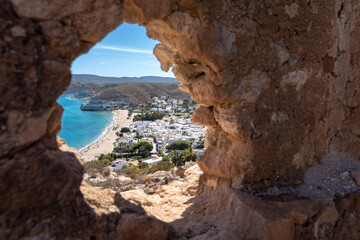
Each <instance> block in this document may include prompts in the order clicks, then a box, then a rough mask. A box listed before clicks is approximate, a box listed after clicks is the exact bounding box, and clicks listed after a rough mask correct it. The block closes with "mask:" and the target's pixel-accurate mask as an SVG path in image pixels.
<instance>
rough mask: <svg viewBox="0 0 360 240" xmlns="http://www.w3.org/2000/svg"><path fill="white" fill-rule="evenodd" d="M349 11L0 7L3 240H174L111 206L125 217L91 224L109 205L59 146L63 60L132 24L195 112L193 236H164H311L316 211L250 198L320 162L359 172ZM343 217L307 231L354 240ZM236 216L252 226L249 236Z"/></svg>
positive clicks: (299, 179)
mask: <svg viewBox="0 0 360 240" xmlns="http://www.w3.org/2000/svg"><path fill="white" fill-rule="evenodd" d="M359 8H360V6H359V3H358V2H357V1H350V0H341V1H340V0H330V1H324V0H318V1H300V0H295V1H292V2H289V1H286V0H278V1H269V0H264V1H240V2H239V1H225V0H223V1H219V0H209V1H201V0H144V1H140V0H122V1H121V0H106V1H92V0H78V1H70V0H64V1H46V0H35V1H26V0H2V1H0V16H1V21H0V32H1V35H0V58H1V59H2V61H1V62H0V79H1V81H0V130H1V131H0V178H1V179H0V180H1V183H2V184H1V186H0V196H1V199H0V234H1V235H0V236H1V238H8V239H11V238H12V239H17V238H26V237H29V238H30V237H34V238H49V239H51V238H59V236H60V234H61V238H63V237H64V236H66V237H67V238H69V239H73V238H87V239H89V238H94V237H96V238H97V239H132V238H140V237H141V238H143V236H145V237H144V238H143V239H146V237H148V239H162V238H167V237H168V236H169V234H171V233H170V231H171V230H170V227H169V225H166V224H164V223H161V222H159V221H158V220H155V219H154V218H149V217H146V216H144V212H143V211H140V210H138V209H137V208H134V207H130V205H129V203H128V202H127V201H125V200H124V201H118V205H116V207H117V208H118V209H120V210H121V209H127V211H130V212H125V213H124V214H122V212H121V211H120V212H121V214H119V211H118V210H116V208H113V207H111V209H115V211H114V212H109V210H106V211H105V210H104V212H103V213H102V214H101V215H98V214H97V212H98V211H97V210H94V206H100V208H109V209H110V206H112V205H111V204H110V199H108V198H107V197H96V196H98V194H100V193H98V192H96V191H95V190H94V189H92V190H90V189H91V188H90V187H85V188H80V185H81V179H82V167H81V164H80V163H79V161H78V159H77V158H76V156H75V155H74V154H73V153H71V151H65V149H66V147H64V146H62V147H61V144H60V146H59V144H58V143H57V141H56V135H57V133H58V132H59V130H60V118H61V108H60V106H59V105H58V104H57V103H56V99H57V98H58V97H59V96H60V94H61V93H62V92H63V91H64V90H65V89H66V87H67V86H68V85H69V83H70V78H71V76H70V71H69V69H70V65H71V62H72V61H73V60H74V59H75V58H76V57H77V56H79V55H80V54H82V53H85V52H87V51H88V50H89V49H90V48H91V47H92V46H93V45H94V44H95V43H96V42H98V41H100V40H101V39H102V38H103V37H105V35H106V34H107V33H108V32H110V31H111V30H113V29H115V28H116V27H117V26H119V25H120V24H121V23H122V22H129V23H138V24H141V25H143V26H145V27H146V28H147V34H148V36H149V37H151V38H154V39H157V40H159V41H160V42H161V43H160V45H158V46H157V47H156V49H155V50H154V53H155V55H156V56H157V58H158V59H159V61H160V62H161V66H162V69H163V70H169V68H170V67H171V66H174V67H173V72H174V73H175V75H176V77H177V78H178V80H179V81H180V82H181V85H180V88H181V89H182V90H184V91H187V92H189V93H191V95H192V98H193V99H194V100H196V101H197V102H198V103H199V104H200V105H201V106H200V107H199V109H198V110H197V111H196V114H195V116H194V118H193V119H194V121H195V122H198V123H201V124H203V125H206V126H208V131H207V133H206V146H207V150H206V152H205V154H204V156H203V158H202V159H201V160H200V162H199V166H200V168H201V169H202V171H203V172H204V173H205V176H204V178H206V179H207V181H206V184H208V185H206V184H205V182H202V183H201V184H204V186H205V185H206V186H207V187H206V190H204V191H202V192H199V194H200V195H199V196H197V197H196V199H197V200H196V201H198V202H199V203H202V202H203V203H204V205H201V204H200V205H196V206H198V209H195V208H191V209H189V211H188V213H189V215H188V216H191V217H184V221H188V222H187V223H188V224H191V223H192V222H191V221H189V219H197V220H198V222H197V225H196V228H195V230H194V231H192V232H191V231H190V233H189V234H188V233H187V231H185V230H184V231H183V230H181V229H186V227H180V226H184V225H182V224H181V223H179V225H177V223H174V224H173V227H174V228H175V229H177V230H176V232H175V233H172V236H174V237H177V238H180V239H181V238H186V236H188V237H189V238H190V237H191V238H194V239H216V238H225V237H226V238H230V239H231V238H233V239H236V238H237V239H244V238H245V239H249V238H250V237H255V238H260V239H274V236H275V235H274V234H275V233H274V232H275V231H277V229H278V231H279V232H281V233H282V235H281V236H283V238H284V239H290V238H291V237H292V235H294V238H298V239H299V238H300V237H302V239H311V238H312V237H313V235H312V234H313V230H314V229H313V228H314V222H315V220H314V218H312V217H311V216H312V214H313V213H314V212H313V211H312V210H313V206H315V205H316V203H315V202H316V201H315V200H313V201H309V200H296V201H295V200H291V199H285V200H282V201H283V202H284V203H282V204H280V203H279V202H278V201H275V200H271V199H267V198H261V199H259V197H258V196H257V197H255V195H257V194H258V193H259V192H267V190H269V189H280V188H282V187H289V188H291V187H293V186H295V185H299V184H301V183H303V182H304V173H305V172H306V169H307V168H308V167H309V166H311V165H313V164H315V163H317V162H319V161H320V160H319V159H320V157H319V156H321V155H324V154H329V153H332V154H340V155H343V156H346V157H349V158H352V159H354V160H355V161H358V159H359V149H360V138H359V124H358V123H359V119H360V117H359V116H360V110H359V108H358V102H359V100H360V96H359V92H360V91H359V86H360V84H359V77H358V76H359V73H360V70H359V69H360V68H359V65H360V45H359V41H358V40H359V37H360V28H359V24H360V18H359ZM62 150H64V151H62ZM350 170H351V169H350ZM342 177H343V178H346V176H345V175H342ZM340 179H341V178H340ZM219 182H221V183H223V184H220V185H219V184H218V183H219ZM86 189H88V190H86ZM86 191H88V193H91V194H90V196H89V194H84V193H85V192H86ZM101 194H104V195H107V194H109V193H101ZM101 194H100V195H101ZM91 195H94V196H91ZM335 195H336V194H335ZM205 196H207V197H208V200H204V197H205ZM335 198H338V196H335ZM86 199H91V200H89V201H90V202H89V201H87V200H86ZM112 199H114V198H112ZM202 199H203V200H202ZM115 200H116V197H115ZM111 201H112V200H111ZM194 201H195V200H194ZM274 201H275V202H274ZM294 201H295V202H296V203H297V204H298V206H294V204H293V203H294ZM299 201H300V202H299ZM305 203H306V204H305ZM194 205H195V204H194ZM223 205H224V206H225V207H223V208H221V207H220V206H223ZM304 205H307V206H304ZM102 206H105V207H102ZM309 206H310V207H309ZM299 207H300V209H299ZM269 208H274V209H275V210H276V211H270V210H269ZM213 209H216V210H218V211H213ZM234 209H235V210H236V209H237V210H236V211H237V213H239V214H240V215H234V214H233V213H232V212H233V211H234ZM341 209H343V208H341ZM344 209H345V210H344V211H343V210H341V211H340V210H339V208H337V211H340V212H341V213H342V214H340V217H339V220H337V223H336V224H335V226H333V225H332V222H330V223H328V222H324V224H321V226H318V228H317V229H318V230H317V232H318V237H319V238H320V239H333V238H335V239H336V238H337V239H339V237H340V239H351V238H353V239H356V238H359V236H357V234H358V232H359V231H358V229H357V227H356V226H359V224H357V225H356V223H358V222H359V221H360V220H359V219H360V217H359V214H358V210H356V209H357V208H349V207H348V208H344ZM236 211H235V212H236ZM320 212H321V211H320ZM244 214H245V215H244ZM185 215H186V214H185ZM185 215H184V216H185ZM201 216H204V217H201ZM244 216H245V217H244ZM247 216H250V217H251V219H252V220H253V221H254V222H255V221H260V222H261V223H263V224H262V225H255V224H253V225H251V226H249V228H247V227H246V226H247V225H246V224H247V223H248V221H245V220H247V219H248V217H247ZM299 219H301V221H300V220H299ZM75 220H76V221H75ZM179 221H180V220H179ZM304 221H307V222H306V223H305V224H303V223H304ZM74 222H76V224H74ZM209 222H213V224H207V223H209ZM238 223H241V224H240V225H239V224H238ZM294 224H295V225H294ZM145 226H152V227H150V228H148V227H146V229H145ZM280 226H282V227H280ZM283 226H287V227H283ZM64 229H65V231H64ZM229 229H231V230H229ZM294 229H295V230H294ZM142 233H143V234H144V235H142ZM132 234H133V235H132ZM300 239H301V238H300Z"/></svg>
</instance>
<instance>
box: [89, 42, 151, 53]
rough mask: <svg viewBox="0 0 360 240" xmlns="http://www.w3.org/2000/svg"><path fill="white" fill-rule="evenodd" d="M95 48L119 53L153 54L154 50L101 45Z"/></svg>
mask: <svg viewBox="0 0 360 240" xmlns="http://www.w3.org/2000/svg"><path fill="white" fill-rule="evenodd" d="M94 48H95V49H106V50H114V51H118V52H129V53H143V54H153V51H152V50H142V49H134V48H126V47H114V46H108V45H101V44H98V45H96V46H95V47H94Z"/></svg>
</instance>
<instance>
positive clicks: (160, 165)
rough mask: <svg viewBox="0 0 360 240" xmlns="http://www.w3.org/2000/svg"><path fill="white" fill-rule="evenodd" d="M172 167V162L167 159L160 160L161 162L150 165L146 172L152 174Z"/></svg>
mask: <svg viewBox="0 0 360 240" xmlns="http://www.w3.org/2000/svg"><path fill="white" fill-rule="evenodd" d="M173 167H174V164H172V163H171V162H170V161H169V160H168V159H166V160H164V159H163V160H162V161H161V162H158V163H157V164H155V165H154V166H151V167H150V168H149V169H148V173H149V174H152V173H155V172H157V171H170V170H171V169H172V168H173Z"/></svg>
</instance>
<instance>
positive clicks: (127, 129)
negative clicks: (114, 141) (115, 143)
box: [120, 127, 130, 133]
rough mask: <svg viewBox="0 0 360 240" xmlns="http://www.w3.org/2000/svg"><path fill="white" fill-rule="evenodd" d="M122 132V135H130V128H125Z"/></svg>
mask: <svg viewBox="0 0 360 240" xmlns="http://www.w3.org/2000/svg"><path fill="white" fill-rule="evenodd" d="M120 132H122V133H128V132H130V128H127V127H123V128H122V129H121V131H120Z"/></svg>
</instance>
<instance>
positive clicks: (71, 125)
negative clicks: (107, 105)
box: [58, 95, 113, 150]
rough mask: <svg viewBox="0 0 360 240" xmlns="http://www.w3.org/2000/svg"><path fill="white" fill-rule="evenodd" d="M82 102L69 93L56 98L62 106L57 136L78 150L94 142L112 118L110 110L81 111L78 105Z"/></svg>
mask: <svg viewBox="0 0 360 240" xmlns="http://www.w3.org/2000/svg"><path fill="white" fill-rule="evenodd" d="M83 102H85V100H81V99H74V98H72V97H71V96H69V95H62V96H60V98H59V99H58V103H59V104H61V106H62V107H63V108H64V113H63V117H62V121H61V124H62V127H61V131H60V133H59V137H61V138H63V139H65V141H66V143H67V144H68V145H69V146H70V147H74V148H76V149H78V150H79V149H81V148H83V147H85V146H86V145H88V144H90V143H92V142H94V141H95V140H96V139H97V138H98V137H99V136H100V135H101V134H102V133H103V132H104V131H105V129H106V127H107V126H108V125H109V124H110V123H111V121H112V118H113V114H112V113H111V112H87V111H81V110H80V105H81V104H82V103H83Z"/></svg>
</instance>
